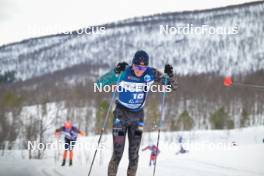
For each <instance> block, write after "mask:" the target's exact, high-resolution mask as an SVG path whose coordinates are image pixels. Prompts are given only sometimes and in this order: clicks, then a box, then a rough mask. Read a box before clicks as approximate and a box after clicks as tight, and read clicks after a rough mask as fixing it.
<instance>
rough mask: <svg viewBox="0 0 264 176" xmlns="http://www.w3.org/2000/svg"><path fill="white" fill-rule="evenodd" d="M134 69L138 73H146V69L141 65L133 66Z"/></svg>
mask: <svg viewBox="0 0 264 176" xmlns="http://www.w3.org/2000/svg"><path fill="white" fill-rule="evenodd" d="M134 68H135V69H136V70H139V71H146V70H147V68H148V67H146V66H142V65H134Z"/></svg>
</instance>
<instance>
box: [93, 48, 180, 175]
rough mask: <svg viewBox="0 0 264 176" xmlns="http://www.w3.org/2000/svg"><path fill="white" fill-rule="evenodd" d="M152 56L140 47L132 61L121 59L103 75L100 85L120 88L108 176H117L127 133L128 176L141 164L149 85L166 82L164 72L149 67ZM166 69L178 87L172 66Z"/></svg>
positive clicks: (172, 83)
mask: <svg viewBox="0 0 264 176" xmlns="http://www.w3.org/2000/svg"><path fill="white" fill-rule="evenodd" d="M148 65H149V56H148V54H147V53H146V52H145V51H143V50H139V51H137V52H136V53H135V55H134V57H133V60H132V65H131V66H129V65H128V64H127V63H126V62H121V63H118V64H117V66H116V68H114V69H113V70H111V71H110V72H108V73H106V74H105V75H103V76H102V77H101V78H100V79H99V80H98V81H97V85H98V86H99V85H100V84H101V86H104V85H116V84H117V89H118V90H119V88H121V91H118V95H117V100H116V108H115V110H114V118H113V129H112V133H113V154H112V158H111V160H110V162H109V165H108V176H116V174H117V170H118V165H119V162H120V160H121V158H122V155H123V151H124V146H125V139H126V133H128V142H129V165H128V170H127V175H128V176H135V175H136V171H137V167H138V159H139V155H138V151H139V147H140V143H141V138H142V132H143V126H144V111H143V107H144V104H145V100H146V96H147V92H148V90H149V89H148V88H147V87H148V86H150V85H151V84H152V83H153V82H157V83H160V84H164V82H165V80H166V79H165V75H164V74H162V73H161V72H159V71H158V70H157V69H155V68H152V67H149V66H148ZM164 73H165V74H167V75H168V82H167V83H168V85H170V86H171V87H172V89H175V88H176V78H175V75H174V74H173V67H172V66H171V65H168V64H167V65H165V69H164ZM117 82H118V83H117Z"/></svg>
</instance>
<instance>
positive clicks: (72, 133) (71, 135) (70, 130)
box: [55, 121, 85, 166]
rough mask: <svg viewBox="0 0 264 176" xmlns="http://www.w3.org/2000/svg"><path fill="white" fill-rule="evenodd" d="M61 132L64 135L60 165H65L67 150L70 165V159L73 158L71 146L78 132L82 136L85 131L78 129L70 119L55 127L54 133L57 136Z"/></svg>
mask: <svg viewBox="0 0 264 176" xmlns="http://www.w3.org/2000/svg"><path fill="white" fill-rule="evenodd" d="M61 132H62V133H63V134H64V135H65V137H64V141H65V143H64V153H63V160H62V164H61V166H64V165H65V162H66V159H67V154H68V151H69V153H70V162H69V165H70V166H71V165H72V159H73V147H74V145H75V143H76V140H77V137H78V134H80V135H82V136H84V135H85V133H84V132H83V131H81V130H79V129H78V128H77V127H75V126H73V125H72V122H71V121H66V122H64V126H62V127H60V128H58V129H56V131H55V135H56V136H58V135H59V134H60V133H61Z"/></svg>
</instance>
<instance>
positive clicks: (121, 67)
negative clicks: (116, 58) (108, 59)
mask: <svg viewBox="0 0 264 176" xmlns="http://www.w3.org/2000/svg"><path fill="white" fill-rule="evenodd" d="M127 65H128V63H126V62H119V63H118V64H117V65H116V67H115V73H117V74H119V73H121V72H122V71H124V70H125V69H126V66H127Z"/></svg>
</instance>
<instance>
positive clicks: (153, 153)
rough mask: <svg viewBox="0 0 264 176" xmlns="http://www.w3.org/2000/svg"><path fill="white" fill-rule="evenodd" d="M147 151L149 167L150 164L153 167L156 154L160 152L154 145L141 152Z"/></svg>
mask: <svg viewBox="0 0 264 176" xmlns="http://www.w3.org/2000/svg"><path fill="white" fill-rule="evenodd" d="M147 149H148V150H150V151H151V154H150V159H149V166H151V163H153V165H155V164H156V158H157V157H158V154H159V153H160V150H159V148H158V147H157V146H156V145H154V144H153V145H149V146H147V147H145V148H144V149H142V151H145V150H147Z"/></svg>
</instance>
